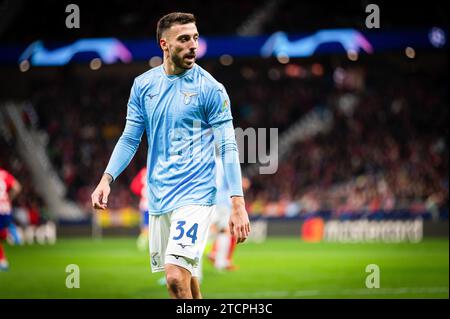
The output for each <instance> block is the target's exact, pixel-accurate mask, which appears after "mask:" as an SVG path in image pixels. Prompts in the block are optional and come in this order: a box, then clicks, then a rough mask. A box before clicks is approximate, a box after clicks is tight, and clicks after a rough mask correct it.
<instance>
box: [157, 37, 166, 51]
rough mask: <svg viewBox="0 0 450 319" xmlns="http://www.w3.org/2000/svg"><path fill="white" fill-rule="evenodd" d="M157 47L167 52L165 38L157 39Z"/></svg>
mask: <svg viewBox="0 0 450 319" xmlns="http://www.w3.org/2000/svg"><path fill="white" fill-rule="evenodd" d="M159 46H160V47H161V49H162V50H163V51H167V50H168V48H167V40H166V38H161V39H159Z"/></svg>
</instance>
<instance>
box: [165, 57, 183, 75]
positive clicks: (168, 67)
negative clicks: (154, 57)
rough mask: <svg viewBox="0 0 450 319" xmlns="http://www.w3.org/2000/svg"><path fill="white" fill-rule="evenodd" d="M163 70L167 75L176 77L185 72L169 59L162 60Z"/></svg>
mask: <svg viewBox="0 0 450 319" xmlns="http://www.w3.org/2000/svg"><path fill="white" fill-rule="evenodd" d="M163 69H164V72H165V73H166V74H167V75H178V74H181V73H184V72H186V71H187V70H186V69H182V68H179V67H177V66H176V65H175V63H173V62H172V61H171V60H170V59H164V62H163Z"/></svg>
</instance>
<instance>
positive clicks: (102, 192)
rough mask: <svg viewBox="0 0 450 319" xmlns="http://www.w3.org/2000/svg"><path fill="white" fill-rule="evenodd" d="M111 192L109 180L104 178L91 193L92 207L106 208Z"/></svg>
mask: <svg viewBox="0 0 450 319" xmlns="http://www.w3.org/2000/svg"><path fill="white" fill-rule="evenodd" d="M110 192H111V187H110V186H109V182H108V180H105V179H104V178H102V180H101V181H100V183H99V184H98V185H97V187H96V188H95V190H94V192H93V193H92V195H91V200H92V207H93V208H94V209H106V207H107V206H108V196H109V193H110Z"/></svg>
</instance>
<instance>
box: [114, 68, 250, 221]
mask: <svg viewBox="0 0 450 319" xmlns="http://www.w3.org/2000/svg"><path fill="white" fill-rule="evenodd" d="M144 130H145V131H146V132H147V139H148V147H149V148H148V157H147V168H148V170H147V182H148V192H149V196H148V197H149V213H150V214H152V215H159V214H164V213H167V212H170V211H173V210H174V209H176V208H179V207H182V206H185V205H190V204H198V205H214V204H215V203H216V191H217V190H216V186H215V183H216V168H215V155H214V144H215V143H217V144H218V149H219V154H221V157H222V158H223V159H225V157H226V158H228V160H227V161H225V162H224V170H225V174H226V175H227V180H228V184H229V185H230V195H237V196H242V195H243V193H242V183H241V172H240V166H239V159H238V152H237V146H236V141H235V137H234V130H233V124H232V116H231V110H230V100H229V97H228V95H227V92H226V90H225V88H224V86H223V85H222V84H220V83H219V82H217V81H216V80H215V79H214V78H213V77H212V76H211V75H210V74H209V73H208V72H207V71H205V70H204V69H202V68H201V67H200V66H198V65H194V67H193V68H191V69H189V70H187V71H185V72H183V73H182V74H179V75H167V74H166V73H165V71H164V68H163V66H162V65H161V66H159V67H157V68H154V69H151V70H149V71H147V72H145V73H144V74H142V75H140V76H138V77H137V78H136V79H135V81H134V84H133V87H132V89H131V94H130V99H129V101H128V109H127V118H126V125H125V129H124V132H123V134H122V136H121V137H120V139H119V141H118V143H117V145H116V147H115V148H114V151H113V153H112V155H111V159H110V161H109V163H108V166H107V168H106V170H105V173H108V174H110V175H111V176H112V177H113V178H114V180H115V179H116V178H117V177H118V176H119V174H120V173H121V172H122V171H123V170H124V169H125V168H126V167H127V165H128V164H129V162H130V161H131V159H132V158H133V156H134V154H135V153H136V150H137V148H138V146H139V143H140V141H141V137H142V134H143V132H144ZM229 159H231V160H229Z"/></svg>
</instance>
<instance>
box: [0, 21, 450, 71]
mask: <svg viewBox="0 0 450 319" xmlns="http://www.w3.org/2000/svg"><path fill="white" fill-rule="evenodd" d="M447 34H448V32H447V30H443V29H441V28H438V27H434V28H429V29H421V30H407V31H360V30H356V29H328V30H318V31H316V32H311V33H300V34H287V33H285V32H281V31H280V32H275V33H273V34H271V35H266V36H252V37H201V38H200V40H199V48H198V54H197V55H198V58H216V57H220V56H222V55H224V54H228V55H231V56H233V57H271V56H275V57H280V56H286V57H293V58H295V57H299V58H301V57H311V56H314V55H320V54H346V53H358V54H376V53H378V52H383V51H389V50H404V49H405V48H406V47H412V48H414V49H417V48H420V49H440V48H447ZM161 55H162V54H161V50H160V49H159V47H158V45H157V43H156V41H155V40H152V39H140V40H121V39H116V38H86V39H79V40H77V41H74V42H72V43H61V44H55V43H47V42H46V41H43V40H37V41H34V42H32V43H30V44H29V45H26V46H6V45H5V46H1V45H0V63H2V64H14V63H16V64H17V63H21V62H23V61H28V62H29V63H30V64H31V65H32V66H59V65H65V64H67V63H70V62H74V63H78V62H80V63H85V62H89V61H91V60H92V59H93V58H99V59H101V61H102V62H103V63H105V64H113V63H130V62H132V61H148V60H149V59H150V58H152V57H154V56H161Z"/></svg>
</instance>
